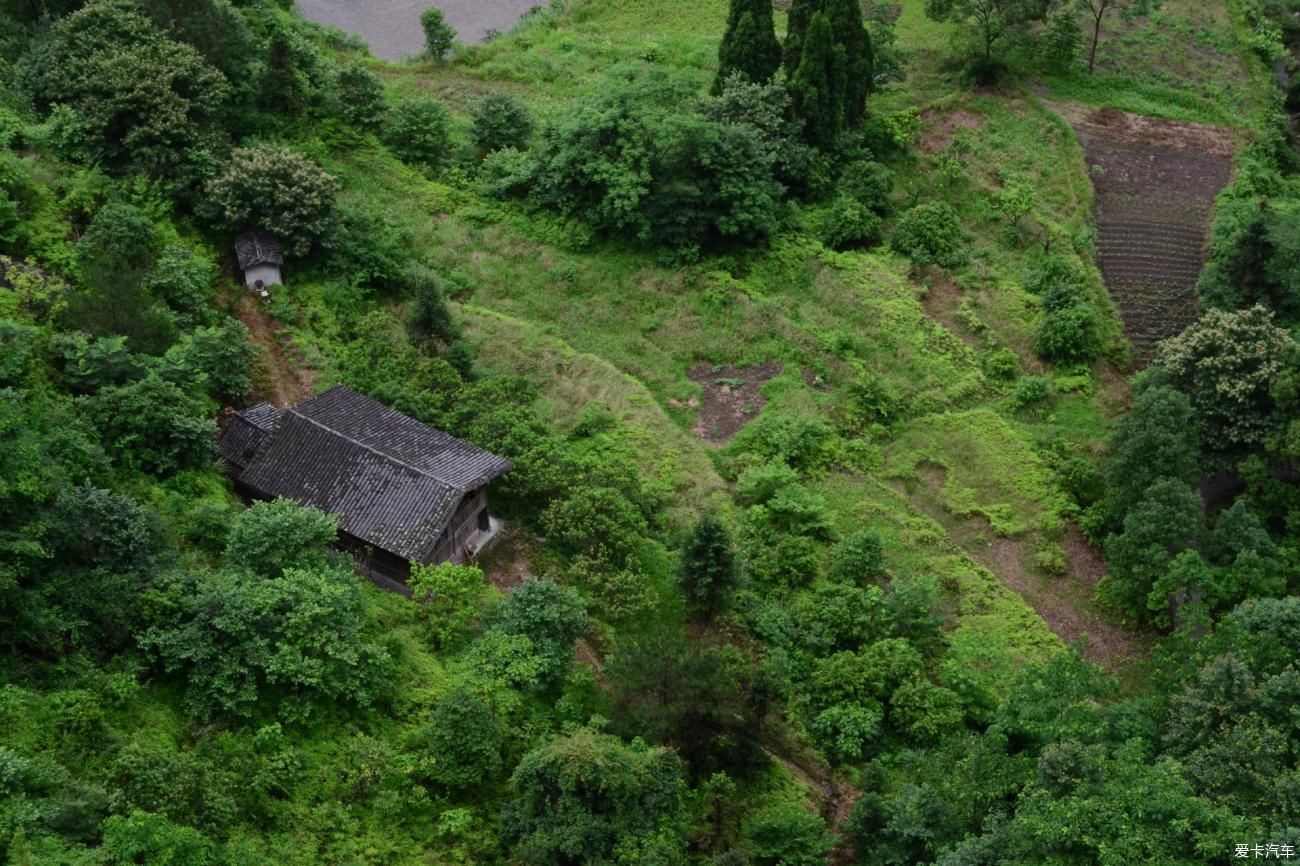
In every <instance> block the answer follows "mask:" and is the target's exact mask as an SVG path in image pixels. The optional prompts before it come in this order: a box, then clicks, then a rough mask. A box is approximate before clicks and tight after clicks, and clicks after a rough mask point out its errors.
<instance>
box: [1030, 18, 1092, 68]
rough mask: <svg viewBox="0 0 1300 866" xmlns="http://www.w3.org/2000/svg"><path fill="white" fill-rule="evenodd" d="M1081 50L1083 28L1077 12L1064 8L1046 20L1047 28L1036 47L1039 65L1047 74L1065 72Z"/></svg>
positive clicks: (1072, 64) (1077, 57)
mask: <svg viewBox="0 0 1300 866" xmlns="http://www.w3.org/2000/svg"><path fill="white" fill-rule="evenodd" d="M1082 49H1083V28H1082V27H1080V26H1079V18H1078V14H1077V10H1076V9H1074V8H1072V7H1070V6H1068V5H1067V6H1065V7H1064V8H1062V9H1059V10H1058V11H1057V12H1055V13H1054V14H1053V15H1052V16H1051V17H1050V18H1048V20H1047V28H1046V30H1045V32H1044V33H1043V38H1042V41H1041V42H1040V43H1039V45H1038V57H1039V63H1041V64H1042V66H1043V68H1044V69H1046V70H1048V71H1049V72H1066V71H1068V70H1069V69H1070V68H1071V67H1072V66H1074V62H1075V61H1076V60H1078V59H1079V52H1080V51H1081V50H1082Z"/></svg>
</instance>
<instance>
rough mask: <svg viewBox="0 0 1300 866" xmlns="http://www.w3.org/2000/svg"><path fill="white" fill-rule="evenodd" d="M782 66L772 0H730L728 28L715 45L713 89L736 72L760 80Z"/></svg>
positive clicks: (763, 80)
mask: <svg viewBox="0 0 1300 866" xmlns="http://www.w3.org/2000/svg"><path fill="white" fill-rule="evenodd" d="M780 68H781V43H780V42H779V41H777V38H776V25H775V23H774V22H773V20H772V3H771V0H731V9H730V13H729V14H728V17H727V32H726V33H725V34H724V35H723V37H722V44H721V45H719V46H718V77H717V79H716V80H715V81H714V82H713V92H714V93H715V94H716V93H721V92H722V84H723V82H724V81H726V80H727V78H729V77H730V76H731V75H732V74H733V73H736V72H739V73H740V75H741V77H743V78H744V79H745V80H746V81H751V82H753V83H754V84H763V83H765V82H767V81H769V80H771V78H772V76H773V75H775V74H776V71H777V70H778V69H780Z"/></svg>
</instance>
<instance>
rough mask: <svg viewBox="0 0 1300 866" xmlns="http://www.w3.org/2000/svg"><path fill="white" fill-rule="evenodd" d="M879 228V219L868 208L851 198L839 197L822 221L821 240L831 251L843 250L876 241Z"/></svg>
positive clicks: (878, 235) (880, 222)
mask: <svg viewBox="0 0 1300 866" xmlns="http://www.w3.org/2000/svg"><path fill="white" fill-rule="evenodd" d="M881 226H882V221H881V219H880V217H879V216H878V215H877V214H876V213H874V212H873V211H872V210H871V209H870V208H868V207H867V206H866V205H864V204H862V203H861V202H859V201H858V200H857V199H855V198H852V197H851V196H848V195H840V196H837V197H836V198H835V201H834V202H832V203H831V207H830V210H829V211H828V212H827V213H826V215H825V217H824V218H823V220H822V228H821V240H822V243H824V244H826V246H828V247H830V248H832V249H836V250H845V249H849V248H851V247H856V246H862V245H865V244H868V243H871V242H872V241H875V240H878V239H879V237H880V229H881Z"/></svg>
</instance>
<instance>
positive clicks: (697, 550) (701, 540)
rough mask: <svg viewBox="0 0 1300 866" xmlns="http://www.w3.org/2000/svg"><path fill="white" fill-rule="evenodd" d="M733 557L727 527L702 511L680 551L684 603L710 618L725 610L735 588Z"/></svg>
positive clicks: (735, 575)
mask: <svg viewBox="0 0 1300 866" xmlns="http://www.w3.org/2000/svg"><path fill="white" fill-rule="evenodd" d="M737 576H738V575H737V571H736V559H735V554H734V553H733V552H732V548H731V538H730V537H729V536H728V534H727V529H726V527H724V526H723V525H722V523H721V522H720V521H719V520H718V519H717V518H716V517H714V516H713V515H711V514H706V515H704V516H703V517H701V518H700V519H699V520H698V521H696V523H695V526H693V527H692V528H691V535H690V538H688V539H687V541H686V549H685V551H683V553H682V571H681V577H680V582H681V587H682V591H683V592H684V593H685V594H686V603H687V604H688V605H689V606H690V607H691V609H692V610H693V611H694V612H695V613H696V614H697V615H699V616H701V617H703V618H704V619H706V620H710V619H712V618H713V617H715V616H717V615H718V614H719V613H721V612H723V611H724V610H726V608H727V605H728V603H729V602H730V599H731V593H732V592H733V591H734V590H735V588H736V579H737Z"/></svg>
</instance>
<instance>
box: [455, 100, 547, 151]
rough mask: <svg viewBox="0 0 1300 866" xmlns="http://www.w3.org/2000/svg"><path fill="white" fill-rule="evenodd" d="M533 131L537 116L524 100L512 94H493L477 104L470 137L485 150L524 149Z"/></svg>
mask: <svg viewBox="0 0 1300 866" xmlns="http://www.w3.org/2000/svg"><path fill="white" fill-rule="evenodd" d="M532 134H533V118H532V115H531V114H530V113H529V111H528V106H527V105H525V104H524V102H523V100H521V99H520V98H519V97H517V96H515V95H514V94H511V93H505V92H503V91H497V92H495V93H489V94H488V95H487V96H485V97H483V98H482V99H481V100H479V101H478V103H476V104H475V106H474V112H473V125H472V126H471V127H470V138H471V139H472V140H473V141H474V146H475V147H477V148H478V149H479V152H481V153H485V154H486V153H492V152H493V151H497V150H501V149H503V148H507V147H513V148H516V149H517V150H524V149H525V148H527V147H528V139H529V138H531V137H532Z"/></svg>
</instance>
